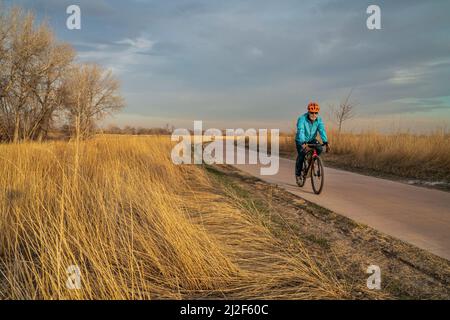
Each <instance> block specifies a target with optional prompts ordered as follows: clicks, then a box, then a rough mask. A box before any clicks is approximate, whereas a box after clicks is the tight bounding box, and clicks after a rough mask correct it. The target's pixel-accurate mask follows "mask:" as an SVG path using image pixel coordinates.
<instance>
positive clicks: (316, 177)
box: [311, 157, 325, 194]
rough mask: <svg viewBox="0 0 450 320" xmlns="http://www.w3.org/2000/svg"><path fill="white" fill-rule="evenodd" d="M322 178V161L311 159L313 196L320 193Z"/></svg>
mask: <svg viewBox="0 0 450 320" xmlns="http://www.w3.org/2000/svg"><path fill="white" fill-rule="evenodd" d="M324 178H325V175H324V171H323V165H322V160H321V159H320V158H319V157H315V158H314V159H312V164H311V184H312V188H313V191H314V193H315V194H320V193H321V192H322V189H323V182H324Z"/></svg>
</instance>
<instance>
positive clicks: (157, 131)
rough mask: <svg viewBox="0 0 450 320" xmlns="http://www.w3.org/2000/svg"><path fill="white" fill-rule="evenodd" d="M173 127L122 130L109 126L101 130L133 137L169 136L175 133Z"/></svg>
mask: <svg viewBox="0 0 450 320" xmlns="http://www.w3.org/2000/svg"><path fill="white" fill-rule="evenodd" d="M174 129H175V128H174V127H173V126H169V125H166V127H164V128H142V127H137V128H136V127H132V126H125V127H123V128H120V127H118V126H114V125H111V126H108V127H107V128H106V129H103V130H99V131H100V132H102V133H108V134H128V135H129V134H132V135H155V134H158V135H169V134H172V132H173V131H174Z"/></svg>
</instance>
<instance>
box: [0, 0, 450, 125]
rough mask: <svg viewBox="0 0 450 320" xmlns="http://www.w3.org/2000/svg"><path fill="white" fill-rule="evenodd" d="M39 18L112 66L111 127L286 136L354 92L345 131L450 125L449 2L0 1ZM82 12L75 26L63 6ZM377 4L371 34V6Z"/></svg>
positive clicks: (89, 57)
mask: <svg viewBox="0 0 450 320" xmlns="http://www.w3.org/2000/svg"><path fill="white" fill-rule="evenodd" d="M3 2H5V3H6V4H7V5H11V4H17V5H21V6H23V7H25V8H28V9H32V10H34V11H35V12H36V13H37V15H38V17H39V19H43V18H44V17H46V18H47V19H48V20H49V22H50V25H51V26H52V27H53V29H54V30H55V32H56V34H57V35H58V37H59V38H60V39H61V40H64V41H67V42H70V43H71V44H72V45H73V46H74V47H75V48H76V49H77V51H78V53H79V55H78V59H79V60H80V61H94V62H98V63H100V64H102V65H104V66H105V67H107V68H111V69H113V71H114V72H115V74H116V75H117V76H118V77H119V78H120V80H121V82H122V92H123V95H124V96H125V98H126V101H127V107H126V109H124V111H123V112H122V113H121V114H120V115H117V116H116V117H115V118H114V119H109V120H108V122H109V123H117V124H119V125H124V124H132V125H137V126H162V125H164V124H165V123H171V124H174V125H175V126H178V127H180V126H185V127H191V126H192V121H193V120H204V121H205V122H206V125H208V126H216V127H219V128H227V127H228V128H234V127H239V126H241V127H257V128H263V127H278V128H281V129H284V130H286V129H289V128H291V127H292V124H293V122H294V121H295V119H296V117H297V116H298V115H299V114H301V113H302V112H303V111H304V109H305V105H306V104H307V102H308V101H309V100H317V101H318V102H319V103H320V104H321V106H322V108H323V109H326V108H327V106H328V105H331V104H336V103H338V102H339V101H340V100H342V98H343V97H344V96H345V95H346V94H347V93H348V92H349V91H350V90H351V89H353V99H354V101H355V102H357V103H358V110H357V111H358V119H357V120H355V121H353V122H352V123H350V124H349V125H348V126H349V128H350V129H357V128H361V127H364V128H370V127H372V126H382V127H385V128H386V127H389V128H393V129H396V128H399V127H405V128H409V129H414V128H418V129H424V128H425V129H432V128H436V127H443V126H448V125H449V120H450V83H449V82H450V81H449V80H450V1H448V0H433V1H422V0H404V1H403V0H395V1H394V0H391V1H374V0H371V1H366V0H354V1H349V0H346V1H336V0H315V1H298V0H277V1H276V0H271V1H269V0H226V1H225V0H221V1H218V0H197V1H194V0H192V1H190V0H134V1H122V0H111V1H107V0H79V1H73V0H70V1H65V0H41V1H39V0H17V1H7V0H3ZM71 4H77V5H79V6H80V8H81V14H82V17H81V18H82V22H81V23H82V28H81V30H68V29H67V28H66V19H67V17H68V15H67V14H66V8H67V7H68V6H69V5H71ZM370 4H377V5H379V6H380V8H381V25H382V29H381V30H373V31H371V30H368V29H367V27H366V19H367V17H368V14H367V13H366V8H367V7H368V6H369V5H370Z"/></svg>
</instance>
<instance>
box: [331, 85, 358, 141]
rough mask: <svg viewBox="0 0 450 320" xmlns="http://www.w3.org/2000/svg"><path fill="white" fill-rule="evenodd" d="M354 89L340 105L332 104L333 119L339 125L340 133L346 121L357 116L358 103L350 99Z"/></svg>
mask: <svg viewBox="0 0 450 320" xmlns="http://www.w3.org/2000/svg"><path fill="white" fill-rule="evenodd" d="M352 92H353V89H352V90H350V92H349V94H348V95H347V96H346V97H345V99H344V100H343V101H342V102H341V103H340V104H339V105H338V106H330V116H331V119H332V120H333V121H334V122H336V124H337V125H338V130H339V133H340V132H341V130H342V125H343V124H344V122H345V121H347V120H349V119H351V118H353V117H354V116H355V107H356V103H354V102H352V101H351V100H350V98H351V95H352Z"/></svg>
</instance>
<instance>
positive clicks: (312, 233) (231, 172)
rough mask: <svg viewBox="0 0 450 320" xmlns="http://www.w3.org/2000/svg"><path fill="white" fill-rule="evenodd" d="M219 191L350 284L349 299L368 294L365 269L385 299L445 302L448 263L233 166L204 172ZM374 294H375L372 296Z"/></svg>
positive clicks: (448, 286) (449, 271) (449, 272)
mask: <svg viewBox="0 0 450 320" xmlns="http://www.w3.org/2000/svg"><path fill="white" fill-rule="evenodd" d="M208 171H209V172H210V174H211V175H212V176H214V177H215V178H216V179H218V181H219V183H220V184H221V186H222V187H225V188H233V189H234V190H238V192H239V194H240V195H241V196H242V198H243V201H250V202H251V203H253V205H254V206H256V207H259V208H261V210H256V211H255V212H256V213H255V214H260V215H263V216H262V217H261V219H263V221H264V223H265V224H266V225H267V226H268V227H269V229H270V230H271V232H273V234H275V235H276V236H277V237H279V238H280V239H282V240H283V243H285V244H286V245H289V243H290V242H292V241H299V240H300V241H301V242H302V243H303V244H304V245H305V247H306V248H308V250H309V251H310V252H311V254H312V255H313V256H314V257H315V259H316V261H317V262H318V263H319V264H320V265H321V266H322V268H323V269H324V270H330V272H333V273H334V274H335V276H336V277H337V278H338V279H339V280H342V282H345V283H347V284H351V287H352V288H351V291H352V298H355V299H358V298H361V299H365V298H366V299H367V298H372V297H371V296H370V293H369V294H367V288H366V281H367V278H368V276H369V274H366V269H367V267H368V266H370V265H377V266H379V267H380V269H381V277H382V283H381V287H382V289H381V290H380V291H378V292H377V293H376V297H377V298H379V297H381V298H386V299H450V262H449V261H447V260H445V259H442V258H440V257H437V256H435V255H433V254H431V253H428V252H426V251H424V250H421V249H419V248H417V247H414V246H412V245H410V244H407V243H405V242H403V241H400V240H397V239H395V238H393V237H391V236H388V235H385V234H383V233H381V232H379V231H376V230H374V229H372V228H370V227H368V226H366V225H363V224H359V223H356V222H354V221H352V220H350V219H348V218H346V217H344V216H341V215H339V214H336V213H334V212H332V211H330V210H327V209H324V208H322V207H320V206H317V205H315V204H313V203H311V202H308V201H306V200H304V199H302V198H300V197H298V196H295V195H293V194H291V193H289V192H287V191H286V190H284V189H282V188H279V187H277V186H276V185H273V184H269V183H266V182H264V181H262V180H260V179H258V178H255V177H253V176H250V175H247V174H245V173H243V172H241V171H239V170H237V169H235V168H233V167H232V166H214V167H208ZM374 294H375V293H374Z"/></svg>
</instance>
